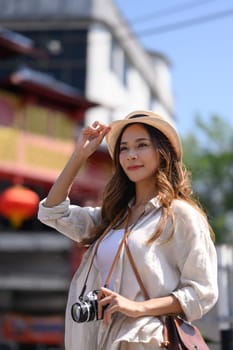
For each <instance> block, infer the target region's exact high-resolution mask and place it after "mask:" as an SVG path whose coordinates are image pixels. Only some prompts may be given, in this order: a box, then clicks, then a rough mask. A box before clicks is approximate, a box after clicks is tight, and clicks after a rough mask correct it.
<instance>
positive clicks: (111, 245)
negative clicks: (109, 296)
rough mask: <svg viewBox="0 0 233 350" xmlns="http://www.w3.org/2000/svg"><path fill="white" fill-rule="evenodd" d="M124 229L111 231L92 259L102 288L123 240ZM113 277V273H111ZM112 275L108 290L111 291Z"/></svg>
mask: <svg viewBox="0 0 233 350" xmlns="http://www.w3.org/2000/svg"><path fill="white" fill-rule="evenodd" d="M123 235H124V229H123V228H122V229H119V230H114V229H111V230H110V231H109V233H108V234H107V235H106V236H105V237H104V239H103V240H102V242H101V243H100V245H99V247H98V250H97V253H96V256H95V258H94V265H95V267H96V268H97V269H98V271H99V272H100V274H101V277H102V285H103V286H104V284H105V282H106V278H107V276H108V273H109V270H110V268H111V266H112V263H113V260H114V258H115V255H116V252H117V249H118V247H119V244H120V242H121V240H122V238H123ZM113 275H114V271H113ZM113 275H112V277H111V280H110V283H109V286H108V288H109V289H112V290H113V279H114V278H113Z"/></svg>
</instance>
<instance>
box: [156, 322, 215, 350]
mask: <svg viewBox="0 0 233 350" xmlns="http://www.w3.org/2000/svg"><path fill="white" fill-rule="evenodd" d="M162 346H163V347H165V348H166V349H168V350H209V348H208V346H207V344H206V343H205V341H204V339H203V337H202V335H201V333H200V331H199V329H198V328H197V327H196V326H194V325H193V324H191V323H190V322H187V321H185V320H183V319H182V318H181V317H179V316H173V315H169V316H166V318H165V322H164V342H163V344H162Z"/></svg>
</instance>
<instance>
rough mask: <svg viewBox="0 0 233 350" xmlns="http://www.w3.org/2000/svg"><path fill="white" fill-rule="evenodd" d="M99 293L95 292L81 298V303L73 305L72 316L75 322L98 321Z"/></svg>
mask: <svg viewBox="0 0 233 350" xmlns="http://www.w3.org/2000/svg"><path fill="white" fill-rule="evenodd" d="M98 292H99V291H98V290H93V291H91V292H89V293H88V294H87V295H86V296H84V297H80V298H79V302H77V303H75V304H73V305H72V308H71V315H72V318H73V320H74V321H75V322H78V323H81V322H90V321H95V320H98ZM102 318H103V314H102V317H101V319H102Z"/></svg>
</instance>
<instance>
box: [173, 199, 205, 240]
mask: <svg viewBox="0 0 233 350" xmlns="http://www.w3.org/2000/svg"><path fill="white" fill-rule="evenodd" d="M172 209H173V213H174V219H175V227H176V228H177V229H179V232H181V231H183V233H185V232H186V234H190V233H192V234H195V233H196V234H198V235H199V234H200V233H201V232H202V233H207V234H208V236H209V235H210V231H209V224H208V221H207V219H206V217H205V215H204V213H202V210H201V209H200V210H199V209H198V207H195V206H193V205H191V204H190V203H188V202H186V201H184V200H178V199H175V200H174V201H173V202H172Z"/></svg>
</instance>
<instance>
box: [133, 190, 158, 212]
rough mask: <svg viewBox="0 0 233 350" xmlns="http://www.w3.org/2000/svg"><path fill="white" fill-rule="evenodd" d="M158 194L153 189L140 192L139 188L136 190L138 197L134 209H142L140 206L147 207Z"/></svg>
mask: <svg viewBox="0 0 233 350" xmlns="http://www.w3.org/2000/svg"><path fill="white" fill-rule="evenodd" d="M156 194H157V191H156V189H155V188H154V186H153V188H152V189H149V188H148V189H146V190H145V188H143V190H140V189H139V188H136V196H135V203H134V207H140V206H145V205H146V203H147V202H148V201H149V200H150V199H152V198H154V197H155V196H156Z"/></svg>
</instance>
